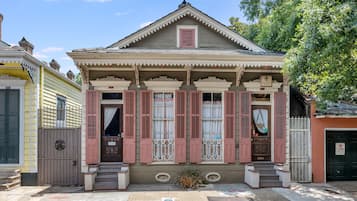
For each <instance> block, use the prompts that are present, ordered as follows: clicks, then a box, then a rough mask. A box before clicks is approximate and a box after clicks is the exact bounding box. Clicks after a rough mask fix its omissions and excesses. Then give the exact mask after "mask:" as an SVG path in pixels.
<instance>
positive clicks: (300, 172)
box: [290, 117, 312, 182]
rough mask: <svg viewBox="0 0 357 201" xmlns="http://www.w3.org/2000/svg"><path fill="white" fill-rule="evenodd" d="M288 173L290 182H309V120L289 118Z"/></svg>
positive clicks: (310, 177)
mask: <svg viewBox="0 0 357 201" xmlns="http://www.w3.org/2000/svg"><path fill="white" fill-rule="evenodd" d="M290 172H291V180H292V181H296V182H311V180H312V173H311V130H310V119H309V118H306V117H301V118H300V117H292V118H290Z"/></svg>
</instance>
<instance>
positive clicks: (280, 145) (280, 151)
mask: <svg viewBox="0 0 357 201" xmlns="http://www.w3.org/2000/svg"><path fill="white" fill-rule="evenodd" d="M285 146H286V94H285V93H284V92H276V93H274V162H275V163H285Z"/></svg>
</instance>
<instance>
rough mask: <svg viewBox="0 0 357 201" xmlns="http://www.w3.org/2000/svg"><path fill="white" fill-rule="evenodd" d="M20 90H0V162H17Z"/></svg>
mask: <svg viewBox="0 0 357 201" xmlns="http://www.w3.org/2000/svg"><path fill="white" fill-rule="evenodd" d="M19 126H20V90H18V89H1V90H0V164H6V163H19V144H20V141H19V139H20V138H19V133H20V132H19V128H20V127H19Z"/></svg>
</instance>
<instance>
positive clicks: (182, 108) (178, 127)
mask: <svg viewBox="0 0 357 201" xmlns="http://www.w3.org/2000/svg"><path fill="white" fill-rule="evenodd" d="M175 105H176V108H175V114H176V119H175V136H176V137H175V162H176V163H185V162H186V91H176V96H175Z"/></svg>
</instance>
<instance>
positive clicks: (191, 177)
mask: <svg viewBox="0 0 357 201" xmlns="http://www.w3.org/2000/svg"><path fill="white" fill-rule="evenodd" d="M175 183H176V184H178V185H180V186H181V187H182V188H184V189H189V188H190V189H197V188H198V187H199V186H200V185H201V184H205V183H207V182H206V181H205V179H204V178H203V177H202V176H201V173H200V171H199V170H197V169H186V170H184V171H182V172H181V173H180V175H179V176H178V177H177V178H176V182H175Z"/></svg>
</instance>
